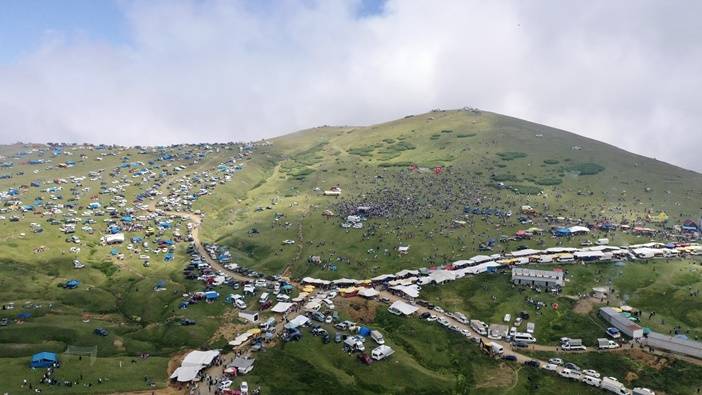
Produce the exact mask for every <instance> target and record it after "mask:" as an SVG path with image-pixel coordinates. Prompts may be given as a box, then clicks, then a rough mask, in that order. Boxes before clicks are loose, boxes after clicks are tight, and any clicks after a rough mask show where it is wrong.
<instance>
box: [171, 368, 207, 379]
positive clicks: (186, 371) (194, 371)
mask: <svg viewBox="0 0 702 395" xmlns="http://www.w3.org/2000/svg"><path fill="white" fill-rule="evenodd" d="M200 370H202V366H181V367H179V368H178V369H176V370H175V371H174V372H173V374H171V379H176V380H177V381H178V382H180V383H187V382H188V381H193V380H195V378H197V375H198V373H200Z"/></svg>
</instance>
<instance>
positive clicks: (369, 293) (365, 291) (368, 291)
mask: <svg viewBox="0 0 702 395" xmlns="http://www.w3.org/2000/svg"><path fill="white" fill-rule="evenodd" d="M358 294H359V295H360V296H363V297H364V298H372V297H374V296H378V295H379V294H380V292H378V291H376V290H375V289H373V288H360V289H359V290H358Z"/></svg>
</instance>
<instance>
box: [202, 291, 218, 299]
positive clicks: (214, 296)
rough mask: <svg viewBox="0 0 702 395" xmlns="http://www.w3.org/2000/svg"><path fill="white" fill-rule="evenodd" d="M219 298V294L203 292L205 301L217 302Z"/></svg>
mask: <svg viewBox="0 0 702 395" xmlns="http://www.w3.org/2000/svg"><path fill="white" fill-rule="evenodd" d="M217 298H219V293H218V292H217V291H207V292H205V299H207V300H217Z"/></svg>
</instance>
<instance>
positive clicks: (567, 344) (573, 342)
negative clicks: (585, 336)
mask: <svg viewBox="0 0 702 395" xmlns="http://www.w3.org/2000/svg"><path fill="white" fill-rule="evenodd" d="M561 348H562V349H563V351H586V350H587V347H585V346H584V345H583V341H582V339H571V338H569V337H562V338H561Z"/></svg>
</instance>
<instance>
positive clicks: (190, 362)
mask: <svg viewBox="0 0 702 395" xmlns="http://www.w3.org/2000/svg"><path fill="white" fill-rule="evenodd" d="M217 356H219V351H218V350H209V351H191V352H190V353H189V354H188V355H186V356H185V358H184V359H183V363H181V364H180V365H181V366H207V365H209V364H211V363H212V361H213V360H214V359H215V358H217Z"/></svg>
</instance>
